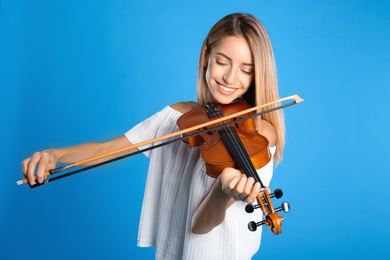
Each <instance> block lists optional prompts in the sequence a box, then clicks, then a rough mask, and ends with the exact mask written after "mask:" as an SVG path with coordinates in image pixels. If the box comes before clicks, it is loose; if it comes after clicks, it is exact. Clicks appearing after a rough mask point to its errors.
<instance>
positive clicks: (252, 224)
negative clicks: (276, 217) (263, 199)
mask: <svg viewBox="0 0 390 260" xmlns="http://www.w3.org/2000/svg"><path fill="white" fill-rule="evenodd" d="M264 224H265V220H262V221H260V222H257V223H256V222H254V221H251V222H249V223H248V229H249V230H250V231H252V232H253V231H256V230H257V227H259V226H261V225H264Z"/></svg>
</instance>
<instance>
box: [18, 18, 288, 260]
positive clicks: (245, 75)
mask: <svg viewBox="0 0 390 260" xmlns="http://www.w3.org/2000/svg"><path fill="white" fill-rule="evenodd" d="M197 88H198V102H182V103H176V104H174V105H171V106H167V107H165V108H164V109H163V110H161V111H160V112H158V113H156V114H155V115H153V116H152V117H150V118H148V119H146V120H145V121H143V122H142V123H140V124H138V125H137V126H135V127H133V128H132V129H131V130H130V131H128V132H127V133H125V135H123V136H120V137H118V138H116V139H113V140H110V141H107V142H102V143H85V144H81V145H77V146H74V147H70V148H62V149H50V150H46V151H43V152H37V153H35V154H34V155H33V156H32V157H30V158H27V159H25V160H24V161H23V163H22V166H23V174H24V175H25V177H26V178H27V179H28V180H29V183H30V184H31V185H34V184H35V182H36V181H38V182H39V183H41V182H43V180H44V176H43V173H44V172H45V171H47V170H49V169H52V168H55V165H56V163H57V162H61V163H65V164H68V163H72V162H75V161H78V160H81V159H84V158H88V157H91V156H94V155H97V154H100V153H104V152H107V151H111V150H115V149H119V148H122V147H126V146H129V145H130V144H132V143H139V142H141V141H144V140H149V139H152V138H154V137H156V136H162V135H165V134H168V133H171V132H175V131H177V130H178V128H177V125H176V121H177V120H178V118H179V117H180V116H181V115H182V114H184V113H186V112H189V111H191V110H193V109H196V108H199V107H202V106H204V105H205V104H206V103H209V102H212V103H219V104H230V103H232V102H233V101H234V100H235V99H237V98H240V97H244V98H245V99H246V100H247V102H248V103H250V104H251V105H258V104H264V103H267V102H270V101H273V100H277V99H278V98H279V96H278V90H277V83H276V73H275V64H274V58H273V52H272V47H271V43H270V41H269V38H268V35H267V33H266V31H265V29H264V28H263V26H262V25H261V23H260V22H259V21H258V20H257V19H256V18H255V17H253V16H251V15H248V14H240V13H237V14H231V15H228V16H226V17H224V18H223V19H221V20H220V21H219V22H217V23H216V24H215V25H214V26H213V28H212V29H211V31H210V32H209V34H208V36H207V37H206V39H205V41H204V43H203V45H202V49H201V54H200V59H199V72H198V86H197ZM256 127H257V130H258V131H259V133H260V134H262V135H264V136H265V137H266V138H267V139H268V141H269V146H270V147H269V150H270V152H271V154H272V155H273V158H272V160H271V161H270V162H269V163H268V164H267V165H266V166H264V167H262V168H261V169H259V170H258V174H259V176H260V178H261V179H262V181H263V183H264V184H265V185H267V186H268V185H269V182H270V180H271V178H272V173H273V165H274V164H276V163H277V162H279V161H280V160H281V157H282V153H283V146H284V121H283V115H282V112H281V111H277V112H272V113H268V114H265V115H263V116H262V118H261V117H258V118H257V119H256ZM145 154H146V155H147V156H148V157H149V158H150V166H149V171H148V179H147V185H146V190H145V195H144V202H143V207H142V213H141V220H140V226H139V235H138V245H139V246H141V247H148V246H154V247H156V259H250V258H251V257H252V256H253V255H254V254H255V253H256V252H257V251H258V249H259V246H260V237H261V229H260V230H258V231H257V232H250V231H249V230H248V228H247V224H248V222H249V221H251V220H256V219H258V220H259V219H260V218H261V212H260V211H257V212H256V213H253V214H257V215H253V214H247V213H246V212H245V210H244V207H245V206H246V204H247V203H252V202H254V201H255V197H256V194H258V193H259V190H260V184H259V183H255V181H254V179H253V178H247V177H246V176H245V175H244V174H243V173H242V172H241V171H240V170H237V169H233V168H226V169H224V170H223V171H222V172H221V174H220V175H219V177H218V178H216V179H214V178H211V177H209V176H208V175H206V174H204V171H205V169H204V163H203V161H202V160H201V159H200V155H199V151H198V149H190V148H189V147H188V145H186V144H185V143H183V142H176V143H173V144H170V145H167V146H164V147H161V148H158V149H153V150H150V151H148V152H145ZM35 172H36V179H35V177H34V174H35Z"/></svg>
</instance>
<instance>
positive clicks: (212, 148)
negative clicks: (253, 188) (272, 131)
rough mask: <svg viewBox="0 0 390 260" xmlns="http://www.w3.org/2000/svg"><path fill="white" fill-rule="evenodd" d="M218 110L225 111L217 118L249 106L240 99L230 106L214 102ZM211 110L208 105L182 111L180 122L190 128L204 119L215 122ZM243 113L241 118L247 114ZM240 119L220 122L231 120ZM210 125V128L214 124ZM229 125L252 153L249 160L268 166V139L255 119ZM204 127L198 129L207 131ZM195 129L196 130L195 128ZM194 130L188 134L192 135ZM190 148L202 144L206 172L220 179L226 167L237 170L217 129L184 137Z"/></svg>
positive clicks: (249, 152)
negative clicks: (260, 131)
mask: <svg viewBox="0 0 390 260" xmlns="http://www.w3.org/2000/svg"><path fill="white" fill-rule="evenodd" d="M213 106H214V108H215V109H218V110H220V111H222V113H223V114H222V115H217V116H216V117H221V116H228V115H231V114H233V113H236V112H238V111H242V110H245V109H248V108H250V106H249V104H247V103H246V102H243V101H241V100H240V101H237V102H235V103H232V104H230V105H213ZM208 112H209V111H208V109H207V108H206V107H204V108H199V109H196V110H192V111H190V112H187V113H185V114H183V115H182V116H181V117H180V118H179V119H178V120H177V125H178V127H179V128H180V129H187V128H190V127H192V126H196V125H200V124H202V123H205V122H209V121H212V120H213V118H209V116H208ZM247 116H248V114H244V115H242V116H241V118H244V117H247ZM237 119H240V118H233V119H231V120H228V121H225V122H222V123H219V124H223V123H228V122H231V121H234V120H237ZM214 126H215V125H211V126H210V127H209V128H212V127H214ZM229 127H231V128H234V129H235V131H236V132H237V134H238V137H239V139H240V140H241V142H242V144H243V145H244V147H245V150H246V151H247V153H248V154H249V156H250V159H251V161H252V163H253V165H254V167H255V168H256V169H259V168H261V167H263V166H265V165H266V164H267V163H268V162H269V161H270V160H271V154H270V152H269V147H268V144H269V143H268V140H267V138H266V137H265V136H263V135H260V134H259V133H258V131H257V130H256V126H255V121H254V119H253V118H249V119H246V120H244V121H240V122H232V124H231V125H229ZM204 130H205V129H204V128H202V129H198V131H204ZM195 132H196V131H195ZM192 133H193V132H190V133H187V134H192ZM183 141H184V142H186V143H188V145H189V146H190V147H199V148H200V149H201V152H200V153H201V158H202V159H203V161H204V162H205V165H206V174H207V175H209V176H211V177H213V178H217V177H218V175H219V174H220V173H221V172H222V170H223V169H224V168H227V167H232V168H236V169H238V168H239V166H238V165H237V162H236V161H235V160H234V159H233V157H232V156H231V153H230V151H229V150H228V148H227V147H226V145H225V144H224V143H223V142H222V141H221V137H220V135H219V133H218V131H216V130H210V131H207V132H205V133H204V134H201V135H196V136H190V137H188V138H184V139H183Z"/></svg>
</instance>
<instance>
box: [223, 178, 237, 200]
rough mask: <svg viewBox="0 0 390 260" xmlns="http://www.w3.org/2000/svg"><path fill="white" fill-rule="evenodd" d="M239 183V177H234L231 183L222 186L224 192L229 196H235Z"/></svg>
mask: <svg viewBox="0 0 390 260" xmlns="http://www.w3.org/2000/svg"><path fill="white" fill-rule="evenodd" d="M238 181H239V178H238V177H236V176H235V177H233V178H231V179H230V180H229V182H227V183H225V184H222V191H223V192H225V193H226V194H228V195H229V196H233V190H234V187H235V186H236V185H237V183H238Z"/></svg>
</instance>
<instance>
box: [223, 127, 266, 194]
mask: <svg viewBox="0 0 390 260" xmlns="http://www.w3.org/2000/svg"><path fill="white" fill-rule="evenodd" d="M218 133H219V135H220V137H221V140H222V142H223V143H224V145H225V146H226V148H227V149H228V151H229V153H230V155H231V156H232V157H233V159H234V161H235V162H236V163H237V165H238V167H239V168H240V169H241V171H242V172H243V173H244V174H245V175H246V176H247V177H253V178H254V179H255V181H256V182H259V183H260V185H261V187H262V188H264V185H263V183H262V182H261V179H260V177H259V175H258V174H257V171H256V168H255V167H254V165H253V163H252V161H251V158H250V156H249V154H248V152H247V151H246V149H245V147H244V145H243V144H242V142H241V139H240V137H239V136H238V134H237V131H236V129H235V128H234V127H224V128H222V129H219V130H218Z"/></svg>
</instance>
